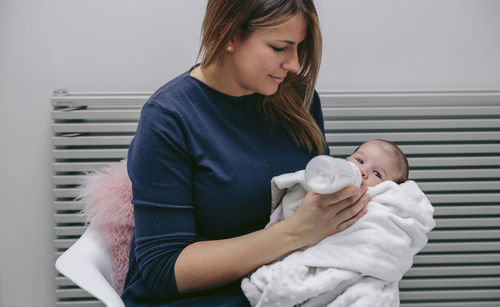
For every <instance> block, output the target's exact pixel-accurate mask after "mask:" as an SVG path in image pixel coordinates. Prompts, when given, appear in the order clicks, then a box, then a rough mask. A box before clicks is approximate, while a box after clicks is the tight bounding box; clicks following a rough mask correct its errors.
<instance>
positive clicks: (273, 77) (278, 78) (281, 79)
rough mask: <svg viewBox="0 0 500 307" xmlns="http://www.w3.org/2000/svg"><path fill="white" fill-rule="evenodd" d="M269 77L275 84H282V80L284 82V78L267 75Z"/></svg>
mask: <svg viewBox="0 0 500 307" xmlns="http://www.w3.org/2000/svg"><path fill="white" fill-rule="evenodd" d="M269 77H271V79H273V80H274V81H275V82H276V83H281V82H283V80H285V77H276V76H273V75H269Z"/></svg>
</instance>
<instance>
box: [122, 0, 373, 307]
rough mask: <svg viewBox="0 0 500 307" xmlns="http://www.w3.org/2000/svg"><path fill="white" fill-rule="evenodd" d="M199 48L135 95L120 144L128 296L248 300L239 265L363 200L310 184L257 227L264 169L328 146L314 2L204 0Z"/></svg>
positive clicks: (159, 300) (332, 223)
mask: <svg viewBox="0 0 500 307" xmlns="http://www.w3.org/2000/svg"><path fill="white" fill-rule="evenodd" d="M200 50H201V54H202V55H203V56H202V61H201V64H200V65H198V66H195V67H193V68H191V69H190V70H188V71H187V72H186V73H184V74H182V75H180V76H179V77H177V78H175V79H173V80H171V81H170V82H168V83H167V84H165V85H164V86H163V87H161V88H160V89H159V90H158V91H157V92H156V93H155V94H153V95H152V96H151V98H150V99H149V100H148V102H147V103H146V104H145V105H144V107H143V109H142V113H141V118H140V121H139V125H138V128H137V132H136V135H135V137H134V140H133V141H132V143H131V145H130V149H129V155H128V171H129V176H130V178H131V180H132V187H133V201H132V202H133V204H134V211H135V227H136V228H135V234H134V240H133V243H132V248H131V254H130V259H131V260H130V268H129V272H128V275H127V280H126V284H125V290H124V293H123V295H122V298H123V300H124V302H125V303H126V305H127V306H245V305H247V304H248V301H247V300H246V299H245V297H244V296H243V294H242V292H241V289H240V280H241V278H242V277H243V276H244V275H245V274H247V273H249V272H251V271H253V270H255V269H256V268H258V267H259V266H261V265H264V264H266V263H269V262H271V261H273V260H275V259H277V258H278V257H280V256H282V255H284V254H286V253H289V252H291V251H293V250H296V249H298V248H302V247H304V246H307V245H311V244H314V243H317V242H318V241H320V240H321V239H323V238H324V237H326V236H328V235H331V234H333V233H336V232H339V231H341V230H343V229H345V228H347V227H349V226H350V225H352V224H353V223H354V222H356V221H357V220H358V219H359V218H360V217H361V216H362V215H363V214H364V213H365V210H366V209H364V207H365V205H366V204H367V202H368V200H369V196H368V195H367V194H365V192H366V189H365V188H358V187H349V188H346V189H344V190H342V191H339V192H337V193H335V194H332V195H326V196H324V195H323V196H321V195H317V194H313V193H310V194H308V196H307V197H306V198H305V200H304V201H303V203H302V204H301V206H300V208H299V209H298V210H297V213H296V214H295V215H294V216H293V217H292V218H290V219H288V220H286V221H283V222H280V223H277V224H276V225H274V226H273V227H270V228H267V229H262V228H263V226H264V225H265V224H266V223H267V221H268V218H269V213H270V203H271V200H270V197H271V191H270V180H271V178H272V177H273V176H276V175H279V174H282V173H287V172H292V171H295V170H298V169H302V168H304V167H305V165H306V164H307V162H308V161H309V159H311V158H312V157H313V156H315V155H317V154H321V153H328V148H327V147H326V145H325V141H324V134H323V118H322V113H321V106H320V102H319V97H318V95H317V94H316V93H315V91H314V84H315V79H316V76H317V74H318V70H319V61H320V56H321V35H320V31H319V28H318V20H317V14H316V10H315V7H314V4H313V2H312V0H259V1H255V0H254V1H251V0H238V1H235V0H209V1H208V4H207V11H206V15H205V19H204V22H203V26H202V47H201V49H200Z"/></svg>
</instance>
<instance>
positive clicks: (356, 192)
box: [320, 187, 368, 213]
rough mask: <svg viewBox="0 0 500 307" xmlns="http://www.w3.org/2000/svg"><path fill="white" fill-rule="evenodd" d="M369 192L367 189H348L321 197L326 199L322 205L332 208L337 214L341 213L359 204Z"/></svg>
mask: <svg viewBox="0 0 500 307" xmlns="http://www.w3.org/2000/svg"><path fill="white" fill-rule="evenodd" d="M367 191H368V188H367V187H347V188H344V189H342V190H340V191H338V192H336V193H334V194H326V195H321V196H320V197H322V198H324V200H323V201H322V202H321V203H322V204H323V206H325V207H326V206H332V210H334V211H335V212H340V211H342V210H344V209H345V208H347V207H349V206H351V205H353V204H355V203H356V202H358V201H359V199H360V198H361V197H363V195H366V192H367ZM356 213H357V212H356Z"/></svg>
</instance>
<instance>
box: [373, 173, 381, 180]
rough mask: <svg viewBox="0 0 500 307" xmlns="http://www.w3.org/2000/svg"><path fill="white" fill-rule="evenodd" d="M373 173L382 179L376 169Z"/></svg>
mask: <svg viewBox="0 0 500 307" xmlns="http://www.w3.org/2000/svg"><path fill="white" fill-rule="evenodd" d="M373 175H375V176H377V177H378V178H380V179H382V174H380V173H379V172H377V171H373Z"/></svg>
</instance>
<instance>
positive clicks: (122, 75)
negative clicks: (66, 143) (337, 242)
mask: <svg viewBox="0 0 500 307" xmlns="http://www.w3.org/2000/svg"><path fill="white" fill-rule="evenodd" d="M204 3H205V1H204V0H189V1H178V0H148V1H133V0H105V1H103V0H99V1H97V0H86V1H83V0H73V1H68V0H53V1H49V0H0V131H2V136H1V145H0V170H1V174H0V191H1V192H0V210H1V211H0V246H1V247H0V306H1V307H17V306H41V307H44V306H53V305H54V295H53V289H54V285H53V274H54V270H53V260H54V259H53V255H52V253H53V246H52V222H53V221H52V207H51V206H52V205H51V200H52V196H51V186H52V183H51V180H50V178H51V145H50V96H51V93H52V90H53V89H55V88H66V89H68V90H71V91H128V92H130V91H153V90H154V89H156V88H157V87H158V86H160V85H161V84H163V83H164V82H165V81H167V80H168V79H170V78H172V77H173V76H175V75H177V74H178V73H180V72H182V71H184V70H185V69H187V68H188V67H189V66H190V65H192V64H193V63H194V62H195V57H196V54H197V51H198V42H199V26H200V23H201V16H202V14H203V9H204V8H203V6H204ZM317 5H318V9H319V14H320V22H321V25H322V29H323V35H324V56H323V64H322V70H321V74H320V78H319V80H318V89H320V90H406V89H412V90H436V89H500V39H498V38H499V37H500V18H498V16H500V1H497V0H474V1H471V0H441V1H434V0H408V1H400V0H379V1H360V0H348V1H347V0H346V1H337V0H317Z"/></svg>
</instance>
